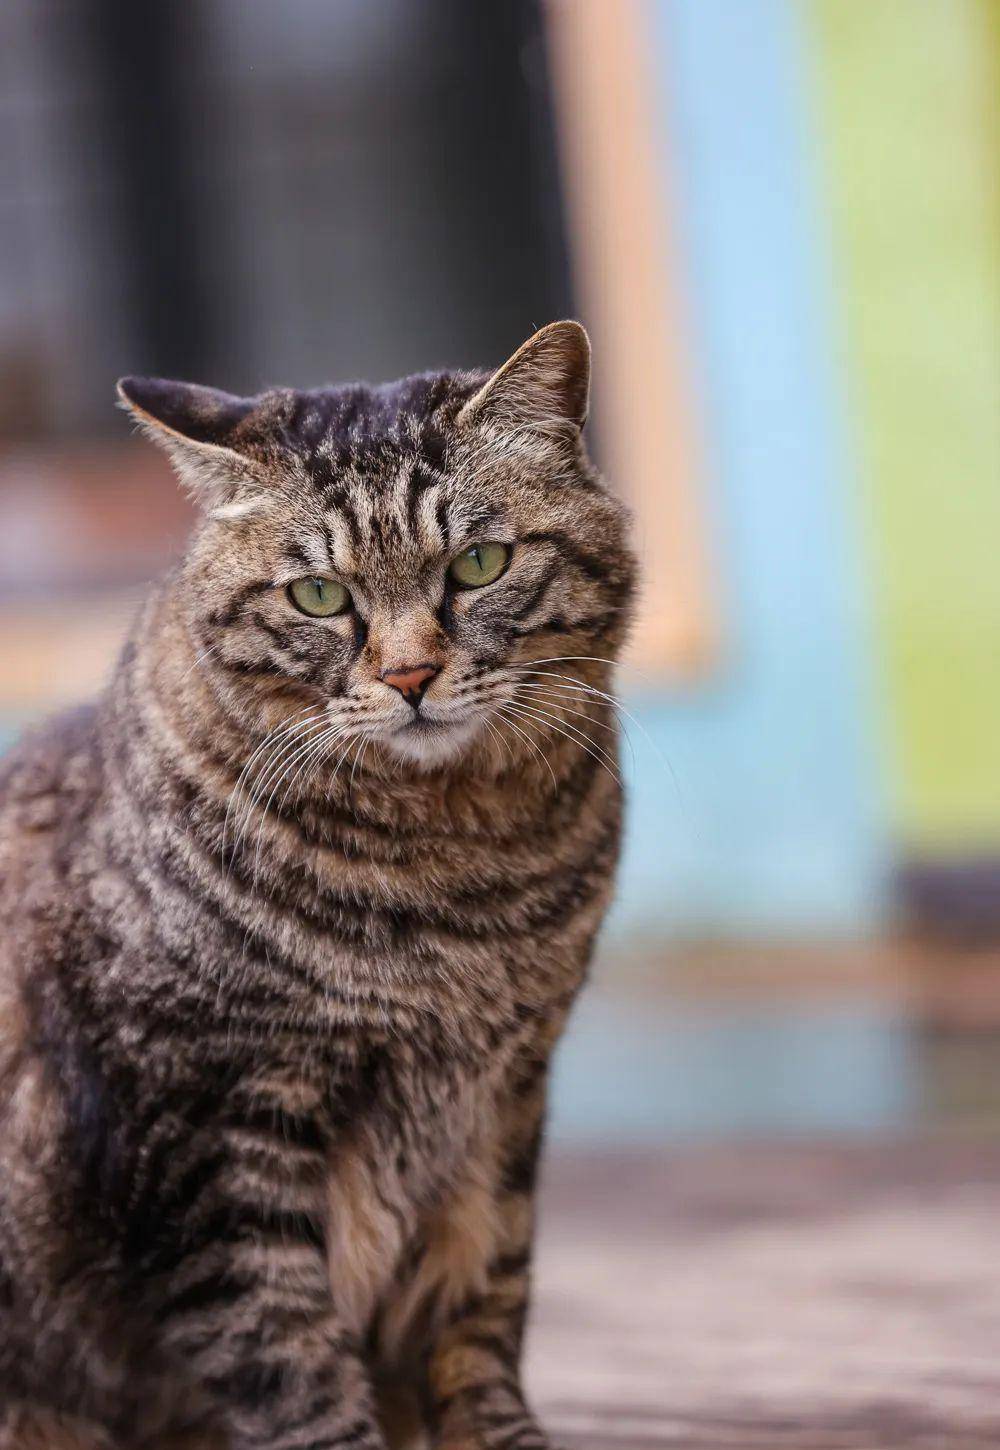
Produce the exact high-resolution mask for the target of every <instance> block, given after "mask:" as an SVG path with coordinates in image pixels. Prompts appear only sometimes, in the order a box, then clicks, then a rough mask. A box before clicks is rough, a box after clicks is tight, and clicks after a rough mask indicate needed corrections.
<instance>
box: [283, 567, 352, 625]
mask: <svg viewBox="0 0 1000 1450" xmlns="http://www.w3.org/2000/svg"><path fill="white" fill-rule="evenodd" d="M288 597H289V599H290V600H291V601H292V603H293V604H294V605H295V608H296V609H298V610H301V612H302V613H303V614H311V615H312V616H313V618H314V619H329V618H330V616H331V615H333V614H343V613H344V612H345V610H348V609H350V607H351V596H350V595H349V594H348V592H347V590H346V589H345V588H344V586H343V584H339V583H338V582H337V580H336V579H324V578H323V577H322V575H320V574H317V575H315V576H314V577H312V578H310V579H296V580H295V581H294V582H293V583H291V584H289V586H288Z"/></svg>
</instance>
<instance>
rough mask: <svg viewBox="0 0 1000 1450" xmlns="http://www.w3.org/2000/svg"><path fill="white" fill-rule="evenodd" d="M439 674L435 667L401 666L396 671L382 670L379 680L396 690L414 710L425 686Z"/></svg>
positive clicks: (422, 695) (421, 697)
mask: <svg viewBox="0 0 1000 1450" xmlns="http://www.w3.org/2000/svg"><path fill="white" fill-rule="evenodd" d="M440 673H441V672H440V670H439V669H438V668H437V666H436V665H401V666H400V667H399V669H398V670H383V671H382V674H381V675H380V676H379V678H380V679H381V680H382V681H383V682H384V683H385V684H387V685H391V686H392V688H393V689H394V690H398V691H399V693H400V694H401V695H402V697H403V699H404V700H405V701H406V703H407V704H408V705H412V706H413V708H414V709H416V708H417V706H418V705H419V704H420V701H421V700H422V699H423V698H424V691H425V690H426V689H427V686H428V685H429V684H430V682H431V680H433V678H434V676H435V675H437V674H440Z"/></svg>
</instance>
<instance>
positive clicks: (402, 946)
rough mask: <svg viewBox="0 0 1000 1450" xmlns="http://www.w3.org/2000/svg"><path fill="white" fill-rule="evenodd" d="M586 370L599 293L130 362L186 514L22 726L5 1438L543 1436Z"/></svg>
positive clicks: (124, 386) (590, 796)
mask: <svg viewBox="0 0 1000 1450" xmlns="http://www.w3.org/2000/svg"><path fill="white" fill-rule="evenodd" d="M589 388H590V345H589V341H588V339H587V334H586V332H585V331H584V330H583V328H582V327H581V326H580V325H579V324H578V323H575V322H558V323H553V324H551V325H550V326H548V327H546V328H543V329H542V330H541V331H540V332H537V333H536V334H535V335H534V336H533V337H532V338H530V339H529V340H528V341H527V342H526V343H525V344H524V345H523V346H522V347H521V348H520V349H519V350H518V351H517V352H516V353H515V354H514V355H513V357H511V358H510V359H509V360H508V361H507V362H506V363H505V364H504V365H503V366H502V367H501V368H500V369H499V370H498V371H496V372H493V373H492V374H491V373H487V372H478V373H476V372H452V373H429V374H425V375H420V376H414V377H409V378H406V379H404V380H402V381H401V382H398V383H394V384H390V385H384V386H381V387H369V386H365V385H353V386H346V387H333V388H326V389H320V390H316V391H311V392H297V391H293V390H274V391H270V392H265V393H263V394H261V395H259V396H257V397H253V398H237V397H234V396H231V395H229V394H226V393H222V392H218V391H215V390H212V389H208V388H204V387H200V386H195V385H192V384H185V383H177V382H166V381H163V380H158V379H140V378H125V379H123V380H122V381H121V382H120V383H119V387H118V391H119V396H120V400H121V402H122V404H123V406H124V407H125V408H127V409H128V410H129V411H130V413H131V414H132V415H133V417H134V419H135V420H137V422H138V424H139V426H140V427H141V428H142V429H143V430H144V432H145V433H146V434H148V435H149V437H150V438H152V439H153V440H154V441H155V442H157V443H159V444H161V445H162V446H163V447H164V448H165V449H166V450H167V452H168V453H169V455H170V457H171V459H172V461H173V463H174V465H175V467H176V470H177V472H178V474H179V475H180V478H181V480H182V482H183V483H184V484H185V485H186V486H187V487H188V488H189V489H190V491H191V492H192V494H193V495H194V496H195V498H196V500H197V503H198V505H199V509H200V513H199V516H198V522H197V524H196V527H195V529H194V532H193V536H192V539H191V542H190V545H189V547H188V549H187V552H186V554H185V555H184V557H183V559H182V561H181V562H180V563H179V565H178V566H177V567H176V568H175V569H174V570H173V572H172V573H170V575H169V577H167V578H166V580H165V581H164V582H163V583H162V585H160V586H158V587H157V588H156V589H155V591H154V592H153V593H152V595H151V597H150V598H149V599H148V600H147V602H146V603H145V605H144V607H143V608H142V610H141V613H140V616H139V618H138V620H137V622H136V624H135V626H134V629H133V631H132V633H131V635H130V637H129V640H128V642H127V643H126V645H125V647H124V650H123V653H122V655H121V658H120V661H119V663H118V665H117V667H116V670H115V672H114V674H113V677H112V679H111V682H110V684H109V686H108V688H107V689H106V691H105V692H104V694H103V695H102V696H101V698H100V699H99V700H98V701H97V702H96V703H95V704H93V705H88V706H85V707H81V708H78V709H76V710H74V711H73V712H71V713H69V714H67V715H64V716H62V717H60V718H58V719H55V720H53V721H51V722H49V723H46V724H43V725H42V726H40V727H39V728H38V729H37V730H36V731H35V732H34V733H32V734H29V735H28V736H27V737H26V738H25V739H24V740H23V741H22V742H21V743H20V744H19V745H18V746H16V747H15V748H14V749H13V750H12V751H11V752H10V753H9V755H8V756H7V757H6V759H5V760H4V761H3V762H0V918H2V927H0V1427H2V1428H0V1446H2V1447H3V1450H26V1447H29V1446H35V1447H40V1446H49V1447H55V1446H61V1447H69V1446H73V1447H79V1450H92V1447H108V1450H111V1447H113V1450H139V1447H142V1450H156V1447H161V1446H162V1447H165V1446H168V1445H180V1444H184V1445H195V1444H197V1445H205V1446H209V1445H211V1446H216V1447H221V1446H228V1447H231V1450H249V1447H256V1450H307V1447H308V1450H333V1447H350V1450H383V1447H384V1446H385V1445H387V1444H389V1443H403V1442H404V1441H405V1440H406V1437H407V1436H408V1435H411V1434H412V1435H428V1436H429V1440H428V1441H426V1442H425V1443H429V1444H431V1445H433V1446H438V1447H442V1450H443V1447H447V1450H473V1447H478V1450H484V1447H490V1450H501V1447H503V1450H536V1447H543V1446H546V1445H547V1444H548V1441H547V1439H546V1437H545V1435H544V1433H543V1431H542V1430H541V1428H540V1427H539V1425H538V1424H537V1422H536V1420H535V1418H534V1417H533V1415H532V1414H531V1412H530V1410H529V1409H528V1407H527V1405H526V1402H525V1398H524V1395H523V1393H522V1390H521V1387H520V1378H519V1361H520V1356H521V1345H522V1337H523V1331H524V1325H525V1316H526V1312H527V1306H528V1279H529V1270H530V1263H531V1240H532V1215H533V1208H532V1204H533V1187H534V1183H535V1176H536V1168H537V1163H538V1157H539V1150H540V1145H541V1138H542V1131H543V1123H544V1116H545V1096H546V1080H547V1074H548V1068H549V1062H550V1057H551V1054H552V1050H553V1047H554V1045H555V1043H556V1042H557V1040H558V1038H559V1036H560V1033H561V1031H562V1029H563V1025H564V1022H565V1020H566V1016H567V1013H568V1011H569V1008H570V1005H571V1003H572V1001H573V999H574V997H575V995H576V993H577V991H578V989H579V987H580V986H581V983H582V981H583V978H584V976H585V974H586V970H587V963H588V959H589V957H590V954H591V949H592V944H593V942H594V937H595V933H596V932H597V929H598V926H599V924H600V922H601V919H602V917H603V915H604V912H605V909H606V906H607V904H608V901H609V897H610V894H611V890H612V884H613V875H614V870H615V865H616V860H617V855H618V850H619V836H620V822H621V797H622V791H621V780H620V776H619V772H618V768H617V743H616V742H617V732H616V724H615V710H614V708H613V704H612V701H613V696H612V694H611V683H610V682H611V678H612V667H613V662H614V660H615V657H616V654H617V652H618V650H619V647H620V645H621V643H622V641H623V638H624V636H625V634H626V631H627V626H628V622H629V617H630V610H631V602H632V597H633V593H634V580H635V564H634V560H633V555H632V553H631V552H630V548H629V544H628V542H627V536H628V519H627V511H626V509H625V507H624V505H623V504H622V503H621V502H620V501H619V500H618V499H617V498H616V497H615V496H614V495H613V494H612V492H611V491H610V490H609V488H608V487H607V486H606V484H605V483H604V481H603V480H602V478H601V477H600V476H599V474H598V473H597V471H596V470H595V468H594V467H593V465H592V463H591V462H590V461H589V459H588V456H587V453H586V450H585V446H584V443H583V440H582V437H581V430H582V428H583V425H584V422H585V419H586V414H587V407H588V397H589ZM391 1406H395V1409H391V1408H390V1407H391ZM390 1421H391V1422H392V1423H391V1424H390Z"/></svg>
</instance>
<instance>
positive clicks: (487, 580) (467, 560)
mask: <svg viewBox="0 0 1000 1450" xmlns="http://www.w3.org/2000/svg"><path fill="white" fill-rule="evenodd" d="M509 562H510V549H509V548H508V547H507V545H506V544H473V545H472V547H471V548H469V549H463V551H462V552H461V554H458V555H456V557H455V558H454V559H452V561H451V563H450V564H449V565H448V574H449V576H450V577H451V578H452V579H453V580H454V581H455V583H456V584H460V585H461V586H462V588H463V589H478V588H479V587H480V586H481V585H483V584H492V583H493V580H494V579H499V578H500V575H501V574H502V573H503V571H504V570H505V569H506V567H507V565H508V563H509Z"/></svg>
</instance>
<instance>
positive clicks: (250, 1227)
mask: <svg viewBox="0 0 1000 1450" xmlns="http://www.w3.org/2000/svg"><path fill="white" fill-rule="evenodd" d="M221 1136H222V1139H223V1144H224V1147H223V1150H222V1153H221V1155H220V1156H221V1163H220V1172H219V1175H218V1177H217V1179H216V1183H217V1187H218V1190H219V1191H218V1192H217V1193H215V1194H209V1195H207V1201H205V1198H206V1196H205V1195H202V1196H201V1198H196V1199H195V1202H194V1205H193V1206H192V1208H191V1210H190V1212H189V1215H188V1217H187V1219H186V1220H185V1224H184V1229H183V1231H182V1232H181V1234H180V1236H179V1240H178V1242H177V1244H176V1247H175V1249H174V1250H173V1251H172V1252H173V1253H174V1255H175V1263H174V1265H173V1266H172V1272H170V1273H169V1286H168V1289H167V1292H166V1293H165V1295H164V1298H163V1300H162V1302H161V1304H160V1306H159V1314H158V1318H159V1321H160V1324H161V1327H162V1331H163V1333H164V1336H165V1338H166V1340H167V1345H168V1348H169V1349H170V1350H172V1351H173V1352H174V1353H175V1354H176V1355H177V1357H178V1358H179V1359H180V1361H181V1362H182V1363H184V1364H186V1365H188V1366H189V1367H190V1371H191V1372H192V1374H193V1378H194V1379H195V1380H196V1381H197V1382H198V1385H199V1387H200V1389H201V1390H202V1391H203V1392H206V1393H207V1395H208V1397H209V1399H210V1401H211V1402H212V1403H213V1404H214V1406H215V1415H216V1418H217V1419H218V1420H219V1421H220V1422H221V1428H222V1429H223V1430H224V1431H225V1433H226V1436H227V1445H228V1446H229V1450H306V1447H308V1450H347V1447H350V1450H385V1441H384V1438H383V1436H382V1433H381V1430H380V1429H379V1428H378V1423H377V1419H376V1414H375V1405H374V1396H373V1393H372V1389H371V1385H370V1382H369V1376H368V1372H367V1369H366V1367H365V1365H364V1363H363V1360H362V1356H361V1353H360V1349H359V1345H358V1342H357V1336H356V1335H355V1334H354V1333H353V1332H352V1330H351V1329H350V1328H349V1326H348V1324H347V1321H346V1319H345V1316H344V1314H343V1313H342V1312H341V1310H340V1308H338V1305H337V1303H336V1300H335V1297H334V1294H333V1293H332V1291H331V1285H330V1278H329V1273H328V1269H327V1257H326V1238H327V1232H326V1215H325V1203H326V1197H325V1163H326V1150H325V1144H324V1143H323V1142H322V1140H321V1137H320V1135H319V1133H318V1131H317V1130H316V1129H315V1127H314V1125H312V1124H311V1123H310V1122H308V1121H307V1120H306V1119H305V1118H303V1117H302V1116H301V1115H298V1116H297V1115H295V1114H293V1113H290V1112H287V1111H282V1110H279V1109H272V1110H271V1111H263V1110H262V1111H260V1112H258V1114H257V1116H256V1118H255V1119H253V1120H248V1121H246V1122H243V1123H240V1124H239V1125H238V1126H233V1125H231V1124H228V1125H227V1126H226V1128H225V1129H224V1130H223V1132H222V1135H221ZM208 1172H209V1168H208V1167H207V1166H206V1168H205V1170H204V1173H205V1175H207V1174H208ZM192 1174H193V1170H192Z"/></svg>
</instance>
